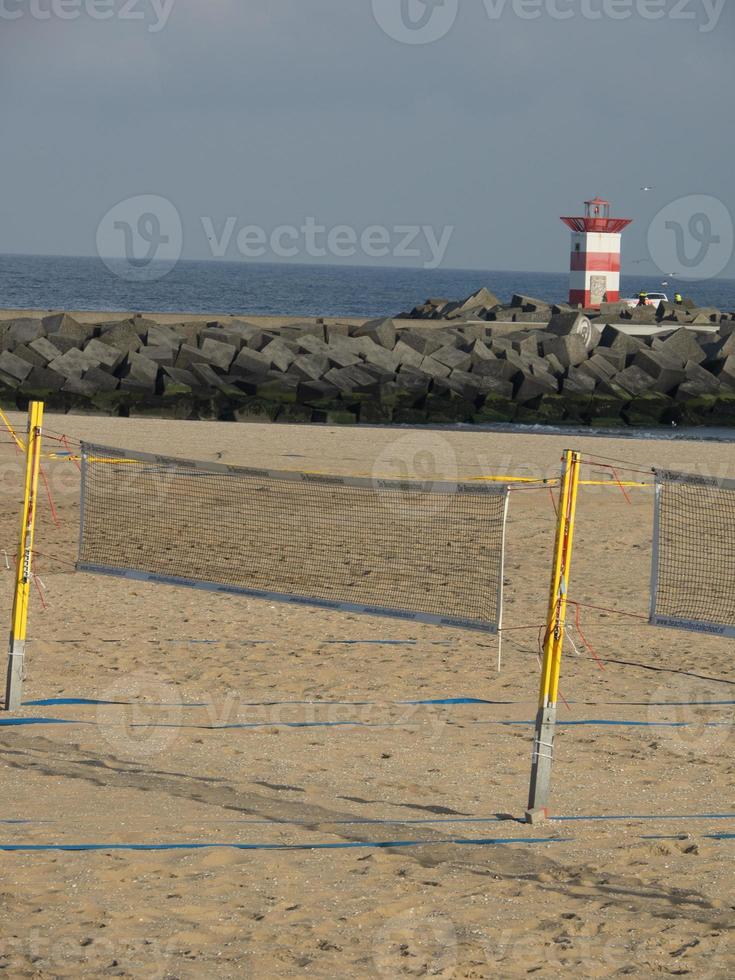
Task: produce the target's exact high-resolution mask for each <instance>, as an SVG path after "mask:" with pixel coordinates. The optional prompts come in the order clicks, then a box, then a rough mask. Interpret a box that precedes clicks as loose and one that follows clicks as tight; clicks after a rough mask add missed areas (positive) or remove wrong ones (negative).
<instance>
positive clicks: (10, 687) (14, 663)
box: [5, 402, 43, 711]
mask: <svg viewBox="0 0 735 980" xmlns="http://www.w3.org/2000/svg"><path fill="white" fill-rule="evenodd" d="M42 424H43V402H31V404H30V405H29V408H28V438H27V440H26V446H25V450H26V470H25V492H24V496H23V515H22V523H21V529H20V543H19V545H18V564H17V568H16V572H15V598H14V600H13V619H12V623H11V626H10V646H9V651H8V674H7V681H6V687H5V710H6V711H14V710H15V709H16V708H19V707H20V703H21V697H22V693H23V662H24V656H25V645H26V630H27V627H28V600H29V598H30V591H31V574H32V572H31V561H32V555H33V535H34V531H35V526H36V501H37V496H38V472H39V468H40V463H41V427H42Z"/></svg>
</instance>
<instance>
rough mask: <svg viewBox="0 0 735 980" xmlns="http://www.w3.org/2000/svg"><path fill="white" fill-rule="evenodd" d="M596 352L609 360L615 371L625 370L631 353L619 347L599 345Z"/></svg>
mask: <svg viewBox="0 0 735 980" xmlns="http://www.w3.org/2000/svg"><path fill="white" fill-rule="evenodd" d="M595 354H597V355H599V356H600V357H604V358H605V360H606V361H609V362H610V365H611V367H612V368H613V370H615V371H623V370H624V369H625V368H626V367H627V366H628V360H629V355H628V354H626V353H625V351H624V350H622V349H621V348H619V347H598V348H597V349H596V350H595Z"/></svg>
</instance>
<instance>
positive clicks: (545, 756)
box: [526, 450, 582, 823]
mask: <svg viewBox="0 0 735 980" xmlns="http://www.w3.org/2000/svg"><path fill="white" fill-rule="evenodd" d="M581 462H582V457H581V455H580V454H579V453H577V452H573V451H572V450H567V451H566V452H565V453H564V461H563V464H562V477H561V491H560V494H559V513H558V523H557V528H556V543H555V545H554V565H553V568H552V572H551V588H550V590H549V609H548V616H547V621H546V638H545V640H544V660H543V664H542V667H541V689H540V692H539V707H538V713H537V715H536V731H535V736H534V742H533V756H532V765H531V786H530V789H529V793H528V810H527V811H526V820H527V821H528V823H537V822H538V821H540V820H544V819H546V817H548V803H549V787H550V784H551V768H552V764H553V760H554V734H555V731H556V706H557V699H558V697H559V675H560V673H561V657H562V648H563V645H564V626H565V624H566V616H567V595H568V590H569V575H570V571H571V564H572V548H573V545H574V522H575V517H576V513H577V493H578V490H579V471H580V466H581Z"/></svg>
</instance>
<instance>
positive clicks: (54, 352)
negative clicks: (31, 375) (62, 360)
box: [28, 337, 64, 364]
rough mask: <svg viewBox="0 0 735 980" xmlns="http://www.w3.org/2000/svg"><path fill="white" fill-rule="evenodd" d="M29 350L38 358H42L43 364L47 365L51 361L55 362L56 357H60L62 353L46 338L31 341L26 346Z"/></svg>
mask: <svg viewBox="0 0 735 980" xmlns="http://www.w3.org/2000/svg"><path fill="white" fill-rule="evenodd" d="M28 348H29V350H32V351H35V352H36V354H38V355H39V357H41V358H43V361H44V364H49V363H50V362H51V361H55V360H56V358H57V357H61V355H62V354H63V353H64V351H63V350H60V349H59V348H58V347H56V345H55V344H54V343H53V341H51V340H49V339H48V338H47V337H38V338H37V339H36V340H32V341H31V342H30V343H29V344H28Z"/></svg>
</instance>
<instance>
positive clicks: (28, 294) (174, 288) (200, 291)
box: [0, 255, 735, 317]
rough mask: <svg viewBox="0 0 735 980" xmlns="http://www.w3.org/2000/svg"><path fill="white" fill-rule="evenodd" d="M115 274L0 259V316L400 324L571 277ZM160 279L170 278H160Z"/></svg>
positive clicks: (195, 268)
mask: <svg viewBox="0 0 735 980" xmlns="http://www.w3.org/2000/svg"><path fill="white" fill-rule="evenodd" d="M120 272H121V274H116V272H113V271H112V270H111V269H110V268H108V266H107V265H106V264H105V263H104V262H103V261H102V260H101V259H99V258H96V257H94V258H93V257H71V256H38V255H34V256H30V255H2V256H0V308H2V309H42V310H90V311H94V310H100V311H103V310H104V311H130V312H138V311H140V312H143V311H145V312H157V313H168V312H171V313H195V314H211V315H212V316H213V317H214V316H215V315H216V314H230V315H236V316H243V317H247V316H248V315H250V316H305V317H306V316H330V317H381V316H395V315H397V314H398V313H401V312H405V311H407V310H410V309H411V308H412V307H414V306H416V305H418V304H419V303H422V302H423V301H424V300H425V299H427V298H428V297H441V298H444V299H462V298H464V297H466V296H469V295H470V293H474V292H475V291H476V290H478V289H479V288H480V287H481V286H487V287H488V288H489V289H491V290H492V291H493V292H494V293H495V294H496V295H497V296H498V297H499V298H500V299H501V301H503V302H507V301H509V300H510V298H511V296H512V295H513V293H523V294H524V295H526V296H534V297H537V298H540V299H545V300H548V301H550V302H563V301H564V300H566V299H567V296H568V288H569V285H568V284H569V274H568V273H567V272H559V273H553V272H500V271H493V270H491V269H488V270H478V269H433V270H427V269H410V268H388V267H383V266H350V265H305V264H300V263H299V264H287V263H260V262H245V261H241V262H229V261H224V260H220V261H217V260H215V261H212V260H210V261H183V260H182V261H179V262H178V263H177V265H176V266H175V267H174V268H173V269H171V270H168V268H167V267H160V268H159V267H157V266H156V263H151V265H150V266H149V267H148V268H147V270H145V272H144V275H145V276H146V278H145V280H144V281H132V280H131V279H130V277H129V276H128V275H127V270H126V268H125V267H121V269H120ZM163 272H166V273H167V274H165V275H163ZM622 289H623V295H626V296H636V295H637V294H638V293H639V292H640V291H641V290H642V289H647V290H650V291H654V290H655V291H661V292H666V293H667V294H668V295H669V296H670V297H671V298H672V299H673V296H674V293H675V292H676V291H677V290H678V291H680V292H681V293H683V294H684V295H686V296H688V297H691V299H693V300H694V301H695V302H696V303H698V304H699V305H702V306H715V307H717V308H719V309H722V310H727V311H735V280H727V279H712V280H708V281H697V282H687V283H684V282H681V281H679V280H671V281H670V282H669V283H668V285H662V280H661V278H660V277H657V276H649V277H647V278H645V277H644V278H642V277H637V276H624V277H623V284H622Z"/></svg>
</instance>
